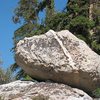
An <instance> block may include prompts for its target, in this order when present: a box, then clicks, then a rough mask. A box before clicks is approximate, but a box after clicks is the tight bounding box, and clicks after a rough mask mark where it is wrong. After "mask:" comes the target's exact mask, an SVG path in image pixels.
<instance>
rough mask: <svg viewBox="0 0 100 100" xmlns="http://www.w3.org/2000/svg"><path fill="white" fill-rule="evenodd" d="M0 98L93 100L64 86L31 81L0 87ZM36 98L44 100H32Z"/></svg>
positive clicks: (77, 90)
mask: <svg viewBox="0 0 100 100" xmlns="http://www.w3.org/2000/svg"><path fill="white" fill-rule="evenodd" d="M0 97H2V99H3V100H93V99H92V98H91V97H90V96H88V95H87V94H86V93H84V92H83V91H81V90H79V89H76V88H71V87H69V86H67V85H64V84H57V83H44V82H41V83H36V82H31V81H15V82H12V83H9V84H4V85H0ZM37 97H38V98H40V97H41V98H45V99H32V98H37ZM0 100H1V99H0Z"/></svg>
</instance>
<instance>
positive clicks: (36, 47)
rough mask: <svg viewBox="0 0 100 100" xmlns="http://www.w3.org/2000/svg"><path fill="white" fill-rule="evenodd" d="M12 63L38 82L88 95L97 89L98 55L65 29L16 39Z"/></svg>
mask: <svg viewBox="0 0 100 100" xmlns="http://www.w3.org/2000/svg"><path fill="white" fill-rule="evenodd" d="M16 62H17V64H18V65H19V66H21V67H22V69H24V70H25V71H26V73H27V74H29V75H30V76H32V77H33V78H35V79H39V80H52V81H55V82H60V83H64V84H67V85H70V86H74V87H77V88H80V89H83V90H84V91H86V92H91V91H93V90H94V89H96V88H98V87H100V56H99V55H97V54H96V53H95V52H93V51H92V50H91V49H90V48H89V47H88V46H87V44H86V43H85V42H84V41H82V40H80V39H78V38H77V37H75V36H74V35H73V34H72V33H70V32H69V31H68V30H64V31H60V32H54V31H53V30H50V31H48V32H47V33H45V34H43V35H40V36H33V37H30V38H24V39H23V40H20V41H19V43H18V44H17V46H16Z"/></svg>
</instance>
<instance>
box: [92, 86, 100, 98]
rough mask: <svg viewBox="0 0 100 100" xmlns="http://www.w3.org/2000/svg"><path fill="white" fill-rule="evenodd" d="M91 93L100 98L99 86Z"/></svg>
mask: <svg viewBox="0 0 100 100" xmlns="http://www.w3.org/2000/svg"><path fill="white" fill-rule="evenodd" d="M92 94H93V96H94V97H95V98H100V88H97V89H96V90H94V91H93V92H92Z"/></svg>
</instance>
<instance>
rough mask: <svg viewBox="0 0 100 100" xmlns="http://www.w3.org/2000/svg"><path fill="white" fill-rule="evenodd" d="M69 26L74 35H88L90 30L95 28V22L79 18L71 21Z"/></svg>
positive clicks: (82, 17)
mask: <svg viewBox="0 0 100 100" xmlns="http://www.w3.org/2000/svg"><path fill="white" fill-rule="evenodd" d="M68 26H69V30H70V31H72V33H77V34H83V35H87V34H88V33H89V32H88V30H89V29H91V28H93V27H94V22H93V21H90V20H89V18H86V17H84V16H77V17H75V18H74V19H72V20H71V21H70V23H69V25H68Z"/></svg>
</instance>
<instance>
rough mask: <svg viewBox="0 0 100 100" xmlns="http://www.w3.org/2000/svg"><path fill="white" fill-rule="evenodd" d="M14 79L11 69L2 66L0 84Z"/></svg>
mask: <svg viewBox="0 0 100 100" xmlns="http://www.w3.org/2000/svg"><path fill="white" fill-rule="evenodd" d="M13 80H14V77H13V76H12V72H11V70H10V69H7V70H3V69H2V68H0V84H5V83H9V82H11V81H13Z"/></svg>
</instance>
